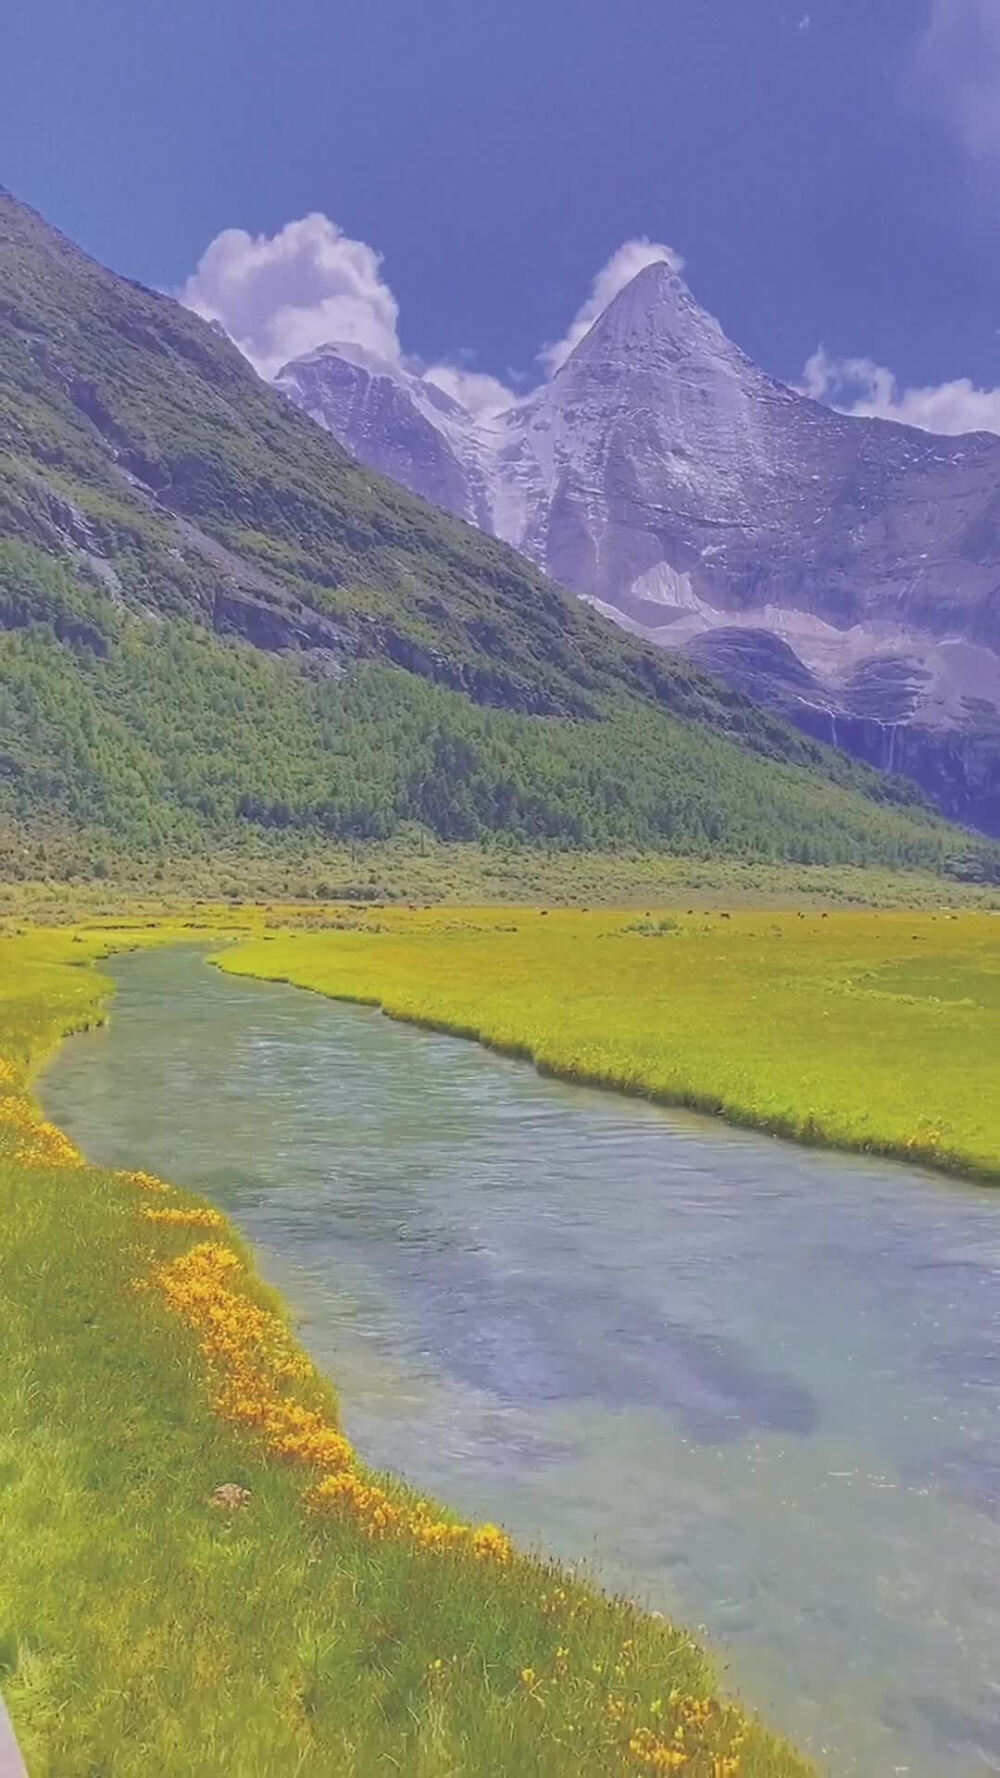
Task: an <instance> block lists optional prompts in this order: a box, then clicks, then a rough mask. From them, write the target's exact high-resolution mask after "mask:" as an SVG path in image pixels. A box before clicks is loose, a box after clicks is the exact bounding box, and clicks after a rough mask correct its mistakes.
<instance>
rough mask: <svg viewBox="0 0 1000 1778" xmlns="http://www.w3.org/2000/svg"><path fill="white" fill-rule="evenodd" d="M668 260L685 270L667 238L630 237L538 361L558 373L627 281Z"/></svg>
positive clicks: (546, 370) (606, 263)
mask: <svg viewBox="0 0 1000 1778" xmlns="http://www.w3.org/2000/svg"><path fill="white" fill-rule="evenodd" d="M661 263H662V264H666V265H669V266H672V267H673V270H674V271H675V272H679V271H682V270H683V267H684V261H683V259H682V258H681V256H680V254H679V253H675V252H674V249H673V248H672V247H668V246H666V244H665V243H664V242H663V241H649V240H647V239H646V237H645V235H640V236H638V237H637V238H636V239H635V240H632V241H626V242H625V243H624V244H623V246H621V247H619V248H618V251H617V252H616V253H612V255H611V258H610V259H609V260H607V261H606V262H605V264H604V265H603V266H602V267H601V269H600V271H599V272H598V274H597V276H596V278H595V279H594V282H593V284H592V285H591V287H590V295H589V296H588V298H587V300H586V302H585V303H584V304H583V306H582V308H579V309H578V310H577V312H576V314H575V316H574V317H573V320H572V322H571V323H570V326H569V328H568V330H567V332H566V333H565V334H564V335H563V337H562V339H561V340H556V341H555V342H554V343H553V344H552V345H548V346H543V347H542V350H541V351H540V352H539V354H538V362H539V364H540V365H541V366H542V369H543V370H544V371H545V372H546V374H547V375H548V376H554V375H555V373H556V371H557V370H559V368H560V366H561V365H563V364H565V362H566V360H567V358H568V357H569V355H570V353H571V352H572V351H573V350H574V348H575V347H576V346H578V345H579V344H580V341H581V340H582V339H583V337H584V335H585V334H587V333H589V332H590V329H591V328H592V327H593V325H594V322H595V321H596V320H597V318H598V316H599V315H602V314H603V313H604V310H605V309H606V308H607V306H608V304H609V303H610V302H611V301H613V299H614V298H615V297H616V296H617V295H618V292H619V290H624V288H625V286H626V284H631V282H632V279H633V278H636V277H638V275H639V273H640V272H641V271H643V270H644V269H645V267H646V266H648V265H659V264H661Z"/></svg>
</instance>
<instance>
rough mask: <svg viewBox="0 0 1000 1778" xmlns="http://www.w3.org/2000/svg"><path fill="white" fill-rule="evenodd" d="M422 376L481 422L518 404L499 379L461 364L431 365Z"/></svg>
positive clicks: (426, 381) (513, 394) (513, 395)
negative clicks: (479, 418) (476, 416)
mask: <svg viewBox="0 0 1000 1778" xmlns="http://www.w3.org/2000/svg"><path fill="white" fill-rule="evenodd" d="M422 374H423V379H424V382H425V383H433V384H434V386H435V388H437V389H442V390H443V391H444V393H445V394H446V395H450V396H451V398H452V400H453V401H457V402H460V403H461V405H462V407H464V408H468V410H469V413H470V414H478V415H480V416H481V417H482V418H484V419H485V418H486V417H487V416H488V415H489V414H500V413H503V411H504V409H505V408H509V407H513V405H514V402H515V401H516V400H517V396H516V395H515V393H514V391H513V389H509V388H508V387H507V384H506V383H501V381H500V379H499V377H491V376H490V375H489V374H488V373H487V372H486V371H482V370H470V369H468V367H467V366H466V365H464V364H431V365H428V366H427V369H426V370H425V371H424V372H423V373H422Z"/></svg>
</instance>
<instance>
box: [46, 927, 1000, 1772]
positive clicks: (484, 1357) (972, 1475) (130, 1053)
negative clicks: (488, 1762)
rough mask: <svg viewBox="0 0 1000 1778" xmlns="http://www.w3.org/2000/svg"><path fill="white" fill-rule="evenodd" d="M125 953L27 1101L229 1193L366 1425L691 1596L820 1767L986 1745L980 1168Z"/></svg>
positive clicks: (999, 1714) (984, 1270)
mask: <svg viewBox="0 0 1000 1778" xmlns="http://www.w3.org/2000/svg"><path fill="white" fill-rule="evenodd" d="M110 972H111V973H112V974H113V975H114V976H115V979H116V981H117V983H118V996H117V999H116V1001H115V1005H114V1011H113V1017H112V1022H111V1024H110V1026H109V1027H108V1028H107V1029H105V1030H104V1031H100V1032H96V1033H95V1032H91V1033H88V1034H86V1035H85V1036H82V1037H78V1038H74V1039H72V1040H71V1041H70V1042H69V1043H67V1044H66V1045H65V1046H64V1048H63V1049H62V1050H61V1052H60V1053H59V1055H58V1057H57V1059H56V1061H55V1063H54V1064H53V1066H52V1068H51V1069H50V1071H49V1073H48V1075H47V1077H46V1080H45V1081H44V1083H43V1093H42V1097H43V1100H44V1103H45V1108H46V1111H47V1113H48V1115H49V1116H50V1117H52V1118H54V1119H55V1120H56V1121H57V1122H58V1123H59V1124H61V1125H62V1127H63V1128H64V1129H66V1130H68V1131H69V1132H70V1134H71V1135H72V1136H73V1137H74V1139H75V1140H76V1141H77V1142H78V1143H79V1144H80V1146H81V1147H82V1148H83V1149H84V1150H85V1152H86V1153H87V1154H88V1155H89V1156H90V1157H91V1158H92V1159H94V1160H96V1161H100V1162H103V1163H106V1164H112V1165H116V1166H121V1165H133V1166H145V1167H149V1168H151V1169H154V1170H156V1171H158V1172H161V1173H163V1174H165V1175H166V1176H167V1177H169V1178H172V1179H174V1180H176V1181H178V1182H182V1183H184V1184H187V1185H190V1186H193V1187H195V1188H197V1189H198V1190H200V1191H202V1192H204V1193H205V1194H206V1195H207V1196H209V1197H210V1198H212V1199H213V1200H214V1201H215V1202H216V1203H217V1204H219V1205H220V1206H222V1207H223V1208H224V1209H225V1210H226V1211H227V1212H228V1213H229V1214H230V1215H231V1216H232V1218H233V1220H234V1221H235V1222H236V1223H238V1225H239V1226H240V1228H241V1229H242V1230H243V1231H244V1233H245V1234H246V1235H247V1236H248V1237H249V1238H250V1240H251V1241H252V1242H253V1243H254V1246H255V1248H256V1251H257V1254H258V1257H259V1262H260V1266H261V1270H262V1271H263V1272H264V1274H265V1275H266V1276H267V1277H268V1278H269V1279H270V1280H271V1281H272V1282H273V1283H275V1284H277V1285H278V1286H279V1288H280V1289H281V1290H282V1291H283V1293H284V1295H285V1297H286V1300H287V1301H288V1302H289V1303H290V1305H291V1306H292V1308H293V1309H294V1311H295V1313H296V1315H297V1316H298V1318H299V1321H300V1328H301V1334H302V1338H303V1340H304V1342H305V1344H306V1345H307V1346H308V1347H309V1349H310V1350H311V1352H312V1353H313V1355H314V1356H315V1358H316V1359H317V1360H318V1361H319V1362H320V1364H321V1365H323V1366H325V1367H326V1368H327V1369H328V1370H329V1371H330V1373H331V1374H332V1376H333V1377H334V1379H335V1381H336V1383H337V1385H338V1387H339V1390H340V1396H341V1404H342V1409H343V1416H344V1420H345V1424H346V1428H347V1430H348V1432H349V1433H350V1435H351V1436H352V1438H353V1439H354V1440H355V1441H356V1443H357V1444H358V1446H359V1447H360V1449H361V1451H362V1452H363V1453H364V1454H365V1456H366V1457H367V1458H368V1459H369V1460H370V1461H372V1462H374V1463H376V1464H378V1465H381V1466H384V1467H389V1468H394V1469H397V1470H400V1471H403V1472H404V1473H405V1474H407V1475H408V1476H409V1477H410V1478H411V1479H412V1480H414V1481H415V1482H416V1483H417V1484H418V1485H419V1486H420V1487H422V1488H424V1489H426V1490H428V1491H434V1492H436V1493H437V1494H439V1495H441V1496H443V1497H445V1498H446V1499H447V1500H448V1501H449V1502H451V1503H452V1504H453V1505H455V1506H456V1507H458V1508H460V1509H462V1510H463V1511H465V1512H468V1513H469V1514H471V1515H475V1516H477V1517H479V1518H498V1519H501V1520H503V1522H504V1523H505V1524H507V1525H508V1526H509V1527H510V1528H511V1529H512V1530H513V1531H514V1532H515V1533H516V1535H517V1536H518V1538H519V1539H520V1540H521V1541H522V1542H524V1543H535V1544H540V1545H542V1546H543V1547H544V1548H545V1549H546V1550H550V1551H555V1552H557V1553H559V1554H560V1555H561V1556H563V1557H564V1558H566V1559H567V1560H572V1561H580V1560H582V1561H583V1562H584V1563H585V1564H586V1565H587V1566H588V1567H589V1568H590V1570H591V1571H592V1572H593V1573H595V1574H596V1575H597V1576H598V1577H599V1578H600V1579H601V1580H602V1581H603V1582H604V1583H605V1584H608V1585H611V1586H614V1587H618V1586H621V1587H624V1588H625V1589H627V1590H628V1591H629V1592H631V1593H632V1594H634V1595H636V1596H637V1597H640V1598H642V1599H643V1600H645V1601H646V1602H648V1603H649V1604H650V1605H651V1606H653V1607H654V1608H657V1609H660V1610H662V1611H664V1612H666V1613H667V1614H668V1615H671V1616H674V1617H677V1618H679V1619H681V1620H683V1621H686V1622H688V1623H690V1624H691V1625H692V1626H696V1627H702V1626H703V1627H704V1633H705V1634H706V1636H707V1638H708V1640H709V1641H710V1642H711V1643H712V1644H713V1645H714V1647H715V1648H716V1650H718V1651H719V1656H720V1664H721V1665H723V1666H724V1668H725V1669H726V1670H727V1683H728V1686H729V1688H730V1689H731V1690H736V1691H738V1692H739V1693H740V1694H741V1695H742V1696H743V1697H744V1698H745V1699H746V1700H747V1701H748V1702H749V1703H751V1704H752V1705H754V1706H756V1707H758V1708H759V1709H760V1710H761V1711H762V1712H763V1713H765V1714H766V1715H768V1716H769V1717H770V1718H771V1720H772V1721H774V1722H775V1723H776V1724H777V1725H778V1726H781V1727H783V1728H784V1729H785V1730H786V1731H787V1732H788V1733H790V1734H791V1735H793V1736H794V1737H795V1738H796V1739H797V1740H798V1742H799V1743H800V1745H803V1746H804V1747H807V1748H808V1749H809V1750H810V1751H812V1752H813V1754H814V1755H815V1756H816V1757H817V1758H818V1760H819V1761H820V1763H821V1765H822V1766H823V1767H824V1769H827V1770H829V1771H830V1772H835V1773H837V1774H841V1773H849V1774H857V1775H859V1778H882V1775H883V1774H893V1773H899V1772H906V1773H909V1774H911V1775H912V1778H967V1775H968V1778H971V1775H972V1774H982V1773H984V1772H993V1771H1000V1659H998V1651H1000V1193H990V1192H989V1191H986V1190H977V1189H975V1188H966V1187H962V1186H955V1185H952V1184H949V1183H947V1182H943V1181H940V1180H937V1179H934V1178H930V1177H928V1176H927V1175H923V1174H920V1173H916V1172H913V1171H911V1170H909V1169H906V1168H903V1167H899V1166H892V1165H889V1164H881V1163H877V1162H871V1163H869V1162H864V1161H860V1160H854V1159H850V1158H841V1157H836V1156H830V1155H825V1154H819V1153H817V1154H813V1153H810V1152H808V1151H806V1150H802V1149H798V1148H794V1147H791V1146H786V1145H784V1144H780V1143H776V1142H771V1141H768V1140H766V1139H762V1138H759V1137H756V1136H753V1135H750V1134H746V1133H743V1132H739V1131H732V1130H728V1129H726V1128H725V1126H723V1125H719V1124H716V1123H713V1122H710V1121H708V1120H705V1119H699V1118H694V1117H691V1116H688V1115H686V1114H681V1113H671V1112H665V1111H661V1110H657V1109H655V1108H653V1107H650V1106H647V1105H644V1104H642V1103H641V1101H635V1100H630V1099H625V1098H616V1097H614V1096H612V1095H605V1094H598V1093H593V1092H589V1091H587V1090H584V1089H579V1088H574V1087H570V1086H564V1085H561V1084H560V1083H558V1082H553V1081H551V1080H545V1079H542V1078H541V1077H540V1076H538V1075H537V1074H535V1073H534V1071H533V1070H532V1069H530V1068H528V1067H526V1066H525V1065H523V1064H518V1063H515V1062H510V1061H507V1060H504V1059H502V1058H500V1057H497V1056H493V1055H491V1054H489V1053H488V1052H485V1051H483V1050H481V1049H479V1048H477V1047H476V1046H474V1045H471V1044H467V1043H463V1042H461V1041H459V1040H456V1039H452V1038H446V1037H440V1036H437V1035H433V1034H430V1033H426V1032H422V1031H418V1030H414V1029H411V1028H408V1027H405V1026H401V1025H396V1024H393V1023H391V1022H390V1021H388V1020H386V1019H383V1018H381V1017H379V1015H378V1014H376V1013H373V1012H370V1011H367V1010H365V1009H361V1008H357V1007H349V1006H340V1005H337V1004H335V1003H333V1002H330V1001H325V1000H322V999H320V998H318V997H317V996H314V995H310V994H305V993H302V992H300V991H298V990H295V989H292V988H285V987H278V986H274V985H270V984H266V983H256V982H250V981H242V980H240V979H238V978H234V977H225V976H222V975H220V974H219V973H218V972H216V971H214V970H211V969H208V968H206V967H205V965H204V964H203V963H202V962H201V961H200V960H199V959H198V958H197V957H196V956H194V955H193V954H191V953H187V952H176V951H175V952H171V953H160V954H152V955H148V956H141V955H140V956H136V957H132V958H125V959H122V960H120V961H118V962H117V963H115V964H113V965H111V966H110Z"/></svg>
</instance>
